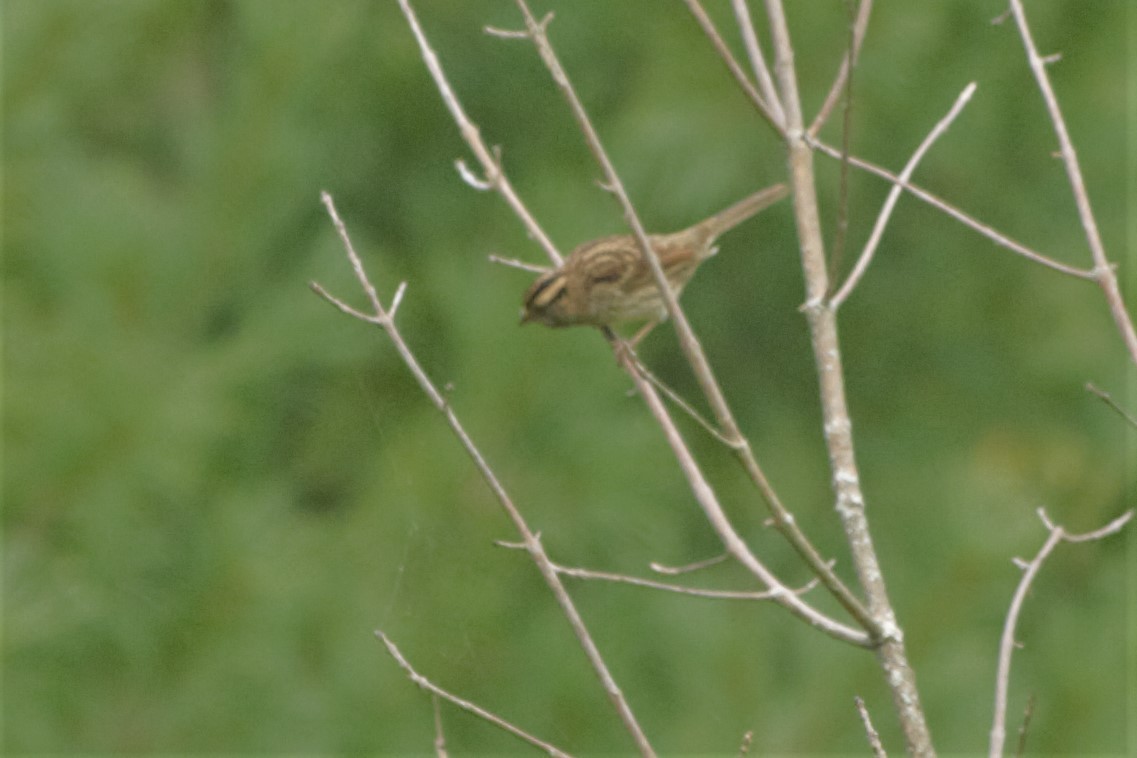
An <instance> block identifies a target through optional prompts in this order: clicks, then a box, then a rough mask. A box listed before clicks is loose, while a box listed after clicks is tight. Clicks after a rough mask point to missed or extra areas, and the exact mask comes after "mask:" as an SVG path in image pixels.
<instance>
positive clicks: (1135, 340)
mask: <svg viewBox="0 0 1137 758" xmlns="http://www.w3.org/2000/svg"><path fill="white" fill-rule="evenodd" d="M1011 13H1012V14H1013V15H1014V17H1015V24H1017V25H1018V28H1019V35H1020V36H1021V37H1022V41H1023V46H1024V47H1025V48H1026V52H1027V60H1028V61H1029V63H1030V69H1031V71H1032V72H1034V79H1035V81H1036V82H1037V83H1038V89H1039V91H1040V92H1041V93H1042V99H1043V100H1044V101H1045V102H1046V110H1047V111H1048V112H1049V113H1050V120H1051V122H1053V124H1054V133H1055V134H1056V135H1057V137H1058V145H1059V147H1060V149H1061V155H1062V163H1063V165H1064V166H1065V167H1066V176H1067V178H1068V179H1069V181H1070V188H1071V189H1072V190H1073V192H1074V202H1075V203H1076V204H1077V206H1078V217H1079V218H1080V219H1081V221H1082V229H1083V230H1084V231H1085V233H1086V242H1087V243H1088V244H1089V247H1090V254H1091V255H1092V256H1093V259H1094V278H1095V280H1096V281H1097V283H1098V286H1100V287H1101V289H1102V293H1103V294H1104V295H1105V299H1106V302H1107V303H1108V305H1109V312H1110V314H1111V315H1112V316H1113V321H1114V323H1115V324H1116V325H1117V329H1118V331H1119V332H1120V333H1121V338H1122V340H1124V342H1125V346H1126V349H1127V350H1128V351H1129V359H1130V360H1131V361H1132V362H1134V363H1137V330H1134V328H1133V319H1132V318H1131V317H1130V316H1129V312H1128V311H1127V310H1126V309H1125V302H1124V300H1123V299H1122V297H1121V287H1120V286H1119V285H1118V283H1117V274H1116V273H1115V272H1114V270H1113V266H1112V265H1111V264H1110V262H1109V258H1108V257H1107V256H1106V254H1105V246H1104V245H1103V244H1102V241H1101V234H1100V233H1099V232H1098V225H1097V220H1096V219H1095V218H1094V212H1093V209H1092V208H1090V195H1089V193H1088V192H1087V191H1086V183H1085V181H1084V180H1083V179H1082V169H1081V166H1080V165H1079V164H1078V154H1077V152H1075V151H1074V143H1073V142H1071V140H1070V133H1069V131H1067V129H1066V120H1065V119H1064V118H1063V117H1062V109H1061V108H1059V107H1058V98H1057V97H1056V96H1055V94H1054V88H1053V87H1052V86H1051V85H1050V75H1049V74H1047V72H1046V66H1047V64H1048V63H1052V62H1053V61H1054V60H1057V58H1055V57H1054V56H1051V57H1049V58H1044V57H1042V56H1040V55H1039V54H1038V48H1037V47H1035V44H1034V38H1033V37H1032V36H1031V33H1030V27H1029V26H1028V25H1027V22H1026V11H1024V10H1023V6H1022V0H1011Z"/></svg>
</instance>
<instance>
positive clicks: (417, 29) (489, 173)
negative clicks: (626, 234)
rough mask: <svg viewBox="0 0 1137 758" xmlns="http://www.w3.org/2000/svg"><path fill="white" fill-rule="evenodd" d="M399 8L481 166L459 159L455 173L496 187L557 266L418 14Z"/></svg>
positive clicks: (406, 5) (404, 0)
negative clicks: (456, 89)
mask: <svg viewBox="0 0 1137 758" xmlns="http://www.w3.org/2000/svg"><path fill="white" fill-rule="evenodd" d="M399 7H401V8H402V9H403V15H404V16H406V17H407V23H408V24H409V25H410V27H411V31H412V32H413V33H414V35H415V39H416V40H417V41H418V46H419V49H420V50H421V51H422V59H423V60H424V61H425V62H426V68H427V70H428V71H430V75H431V77H433V78H434V84H435V86H437V87H438V93H439V94H440V95H442V101H443V102H444V103H445V104H446V107H447V109H449V111H450V115H451V116H452V117H453V118H454V123H456V124H457V125H458V130H459V131H460V132H461V133H462V139H464V140H465V141H466V144H467V145H469V146H470V149H471V150H472V151H473V152H474V155H475V156H476V157H477V159H478V162H479V163H480V164H481V165H482V170H483V171H484V172H485V178H478V177H475V176H474V173H473V172H472V171H471V170H470V169H469V168H468V167H467V166H466V164H465V163H463V162H461V161H459V162H458V163H457V167H458V173H459V174H460V175H461V176H462V178H463V179H464V180H465V181H466V182H467V183H469V184H470V185H471V186H473V187H475V188H477V189H483V190H484V189H491V188H492V189H496V190H497V191H498V192H499V193H500V194H501V196H502V197H503V198H505V202H506V203H508V204H509V207H510V208H512V209H513V212H514V213H516V214H517V217H518V218H519V219H521V223H523V224H524V225H525V230H526V231H527V232H528V233H529V236H530V237H531V238H532V239H533V240H534V241H535V242H537V244H539V245H540V246H541V247H542V248H543V249H544V250H545V254H546V255H548V256H549V259H550V260H551V261H553V264H554V265H557V266H559V265H561V254H560V253H559V252H557V248H556V245H554V244H553V242H552V240H550V239H549V237H548V235H546V234H545V232H544V230H542V229H541V225H540V224H538V223H537V220H536V219H535V218H533V214H531V213H529V209H528V208H526V207H525V204H524V203H522V202H521V198H520V197H518V195H517V193H516V192H515V191H514V189H513V185H512V184H511V183H510V181H509V178H508V177H507V176H506V175H505V171H504V169H503V168H502V165H501V152H500V151H499V150H490V149H489V147H487V146H486V143H485V142H483V141H482V135H481V131H480V130H479V129H478V127H477V125H476V124H474V122H473V121H471V120H470V118H469V117H468V116H467V115H466V111H465V109H463V108H462V103H461V102H459V100H458V96H457V95H455V94H454V90H453V89H451V88H450V82H448V81H447V80H446V74H445V73H443V71H442V65H441V64H440V63H439V62H438V55H436V54H435V52H434V49H433V48H431V46H430V43H429V42H428V41H427V39H426V34H424V33H423V31H422V27H421V26H420V25H419V22H418V17H417V16H415V13H414V11H413V10H412V9H411V4H410V0H399Z"/></svg>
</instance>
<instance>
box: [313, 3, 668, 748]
mask: <svg viewBox="0 0 1137 758" xmlns="http://www.w3.org/2000/svg"><path fill="white" fill-rule="evenodd" d="M404 2H405V0H404ZM322 199H323V201H324V205H325V207H326V208H327V210H328V215H330V216H331V218H332V223H334V224H335V226H336V229H337V230H338V231H339V232H340V236H341V238H342V239H343V243H344V249H345V250H346V251H347V255H348V258H349V259H350V260H351V265H352V269H354V271H355V275H356V278H357V279H358V280H359V284H360V286H361V287H362V288H363V289H364V291H365V292H367V293H368V297H369V298H370V299H371V301H372V304H373V307H374V308H375V313H374V314H373V315H372V316H366V315H364V314H359V315H358V316H357V317H360V318H362V319H363V320H364V321H367V322H369V323H374V324H377V325H378V326H380V327H381V328H382V329H383V331H384V332H386V334H387V337H388V338H389V339H390V340H391V343H392V344H393V345H394V346H395V350H396V351H397V352H398V353H399V357H400V358H402V360H403V363H405V364H406V366H407V368H408V369H410V372H411V374H412V375H413V376H414V378H415V381H416V382H417V383H418V385H419V387H420V388H421V389H422V391H423V392H424V393H425V394H426V396H427V397H428V398H429V399H430V402H431V403H432V404H433V405H434V407H435V408H436V409H437V410H438V411H439V412H440V413H441V414H442V415H443V416H444V417H445V419H446V423H447V424H448V425H449V426H450V429H451V431H453V432H454V435H455V436H456V437H457V438H458V441H459V442H461V443H462V447H463V448H464V449H465V450H466V454H467V455H469V456H470V459H471V460H472V461H473V462H474V465H475V466H476V467H477V469H478V472H479V473H480V474H481V476H482V479H484V480H485V482H486V484H488V485H489V487H490V490H491V491H492V492H493V494H494V496H495V497H496V498H497V501H498V503H499V504H500V505H501V507H502V509H503V510H504V511H505V513H506V515H507V516H508V517H509V520H510V521H511V522H512V523H513V526H514V528H515V529H516V530H517V532H518V533H519V534H520V535H521V537H522V540H523V543H524V545H525V549H526V550H527V551H528V552H529V555H530V557H531V558H532V559H533V562H534V563H535V564H536V565H537V568H538V570H539V571H540V572H541V576H542V578H544V580H545V584H546V585H547V586H548V587H549V589H550V591H552V593H553V596H554V597H555V598H556V600H557V603H558V605H560V607H561V611H562V612H563V613H564V614H565V617H566V618H567V619H568V622H569V626H570V627H571V628H572V631H573V634H574V635H575V636H576V639H577V641H578V642H579V643H580V646H581V647H582V648H583V649H584V653H585V656H586V657H587V658H588V662H589V663H590V664H591V666H592V670H593V672H594V673H595V674H596V677H597V679H599V680H600V684H601V686H602V687H603V688H604V692H605V694H607V695H608V699H609V701H610V702H611V703H612V705H613V707H614V708H615V709H616V712H617V714H618V715H619V717H620V720H621V721H622V722H623V723H624V727H625V728H626V729H627V730H628V733H629V734H630V735H631V736H632V738H633V740H634V741H635V743H636V745H637V747H638V748H639V750H640V753H641V754H642V755H645V756H648V755H654V754H655V753H654V751H653V750H652V748H651V745H650V743H649V742H648V740H647V737H646V735H645V734H644V733H643V730H642V729H641V728H640V725H639V722H638V721H637V720H636V717H635V714H634V713H633V712H632V710H631V707H630V706H629V705H628V703H627V700H626V699H625V698H624V693H623V692H622V691H621V689H620V687H619V686H618V685H617V684H616V680H615V679H614V678H613V677H612V674H611V672H610V671H609V670H608V665H607V664H606V663H605V662H604V658H603V656H601V655H600V650H599V648H597V646H596V643H595V641H594V640H593V639H592V636H591V634H590V633H589V631H588V627H587V626H585V623H584V619H583V618H582V617H581V615H580V612H579V611H578V610H577V608H576V605H575V604H574V603H573V601H572V598H571V597H570V596H569V594H568V590H566V589H565V586H564V584H563V583H562V582H561V579H560V577H559V576H557V572H556V570H555V569H554V568H553V565H552V562H551V561H550V560H549V557H548V555H547V554H546V553H545V548H544V546H543V545H542V544H541V541H540V539H539V538H538V536H537V535H536V534H535V533H534V532H533V530H531V529H530V528H529V525H528V524H527V523H526V522H525V519H524V517H523V516H522V515H521V511H519V510H518V509H517V506H516V505H514V503H513V500H512V498H510V496H509V493H508V492H506V489H505V486H504V485H503V484H502V483H501V481H500V480H499V479H498V478H497V474H496V473H494V471H493V469H492V468H491V467H490V465H489V463H488V462H487V461H486V459H485V457H484V456H483V455H482V453H481V451H480V450H479V449H478V448H477V446H476V445H475V444H474V441H473V439H472V438H471V437H470V435H469V434H468V433H467V432H466V428H465V427H464V426H463V425H462V423H461V422H460V421H459V420H458V416H457V414H456V413H455V412H454V409H453V408H451V407H450V403H449V402H448V401H447V400H446V398H445V396H443V394H442V393H441V392H439V391H438V388H437V387H435V385H434V383H433V382H432V381H431V379H430V377H429V376H428V375H427V373H426V371H425V370H424V369H423V368H422V366H421V365H420V364H419V362H418V359H417V358H415V355H414V353H413V352H411V349H410V347H409V346H408V345H407V343H406V342H405V341H404V340H403V335H402V334H401V333H400V332H399V329H398V327H397V326H395V322H394V320H393V319H392V318H391V317H390V315H389V313H388V312H387V311H385V310H384V309H383V305H382V303H381V302H380V301H379V296H378V294H376V291H375V287H374V285H373V284H372V283H371V280H370V279H369V278H368V276H367V272H366V271H365V270H364V268H363V263H362V262H361V261H360V259H359V256H358V255H357V254H356V252H355V248H354V247H353V246H352V244H351V239H350V238H349V237H348V234H347V229H346V228H345V226H344V224H343V221H342V220H340V217H339V213H338V212H337V211H336V208H335V204H334V203H333V202H332V198H331V196H330V195H329V194H328V193H326V192H325V193H323V194H322ZM400 289H401V288H400ZM317 291H320V292H322V288H320V289H318V290H317ZM327 297H328V299H329V300H331V301H332V302H336V303H338V302H339V301H336V300H335V299H334V298H331V296H327ZM345 307H346V306H345ZM341 310H343V308H341ZM345 312H347V313H350V312H351V311H350V310H345ZM353 315H354V314H353Z"/></svg>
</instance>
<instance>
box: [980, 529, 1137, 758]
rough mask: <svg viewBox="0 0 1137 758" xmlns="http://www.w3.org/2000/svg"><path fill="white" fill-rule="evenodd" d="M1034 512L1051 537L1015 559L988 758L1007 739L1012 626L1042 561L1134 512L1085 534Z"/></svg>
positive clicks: (1100, 534) (1103, 531)
mask: <svg viewBox="0 0 1137 758" xmlns="http://www.w3.org/2000/svg"><path fill="white" fill-rule="evenodd" d="M1037 513H1038V517H1039V519H1041V520H1042V523H1043V525H1044V526H1045V527H1046V529H1047V530H1048V531H1049V532H1050V536H1049V537H1047V539H1046V542H1045V543H1043V545H1042V547H1041V548H1040V549H1039V551H1038V554H1037V555H1036V556H1035V557H1034V558H1033V560H1031V561H1030V562H1029V563H1023V562H1021V561H1018V562H1017V563H1018V565H1020V566H1021V567H1022V568H1023V576H1022V579H1020V580H1019V586H1018V588H1017V589H1016V590H1015V594H1014V597H1013V598H1012V599H1011V607H1010V609H1009V610H1008V611H1007V620H1006V623H1005V624H1004V625H1003V635H1002V638H1001V639H1000V640H999V665H998V671H997V673H996V675H995V718H994V723H993V724H992V726H991V743H990V746H989V749H988V751H987V752H988V755H989V756H991V758H997V757H998V756H1000V755H1002V754H1003V742H1004V740H1005V739H1006V733H1007V689H1008V687H1009V686H1010V680H1011V655H1012V654H1013V653H1014V649H1015V626H1016V625H1017V624H1018V620H1019V614H1020V613H1021V612H1022V606H1023V602H1024V601H1025V600H1026V595H1027V592H1028V591H1029V590H1030V586H1031V584H1032V583H1033V582H1034V578H1035V577H1036V576H1037V575H1038V572H1039V570H1040V569H1041V568H1042V564H1043V562H1044V561H1045V560H1046V559H1047V557H1049V555H1050V553H1051V552H1053V550H1054V548H1056V547H1057V546H1058V544H1059V543H1061V542H1090V541H1093V540H1100V539H1102V538H1104V537H1108V536H1109V535H1111V534H1115V533H1117V532H1118V531H1120V530H1121V528H1122V527H1124V526H1125V524H1126V523H1128V521H1129V520H1130V519H1131V518H1133V511H1132V510H1129V511H1126V512H1125V513H1123V514H1121V515H1120V516H1118V517H1117V518H1115V519H1114V520H1113V521H1111V522H1109V523H1108V524H1106V525H1105V526H1103V527H1102V528H1100V529H1095V530H1094V531H1092V532H1086V533H1084V534H1070V533H1069V532H1067V531H1066V530H1065V529H1063V528H1062V527H1061V526H1058V525H1056V524H1055V523H1054V522H1052V521H1051V520H1050V517H1049V516H1048V515H1047V514H1046V511H1045V509H1043V508H1039V509H1038V511H1037Z"/></svg>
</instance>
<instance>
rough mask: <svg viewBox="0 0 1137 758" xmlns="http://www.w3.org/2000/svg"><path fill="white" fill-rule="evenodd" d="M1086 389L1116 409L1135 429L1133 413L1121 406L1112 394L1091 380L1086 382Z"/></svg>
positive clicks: (1136, 426) (1136, 425)
mask: <svg viewBox="0 0 1137 758" xmlns="http://www.w3.org/2000/svg"><path fill="white" fill-rule="evenodd" d="M1086 391H1087V392H1090V393H1092V394H1094V395H1097V396H1098V397H1099V398H1101V400H1102V402H1104V403H1105V404H1106V405H1108V406H1109V407H1110V408H1112V409H1113V410H1115V411H1117V413H1118V415H1120V416H1121V417H1122V418H1123V419H1125V420H1126V421H1128V422H1129V425H1130V426H1132V427H1134V428H1135V429H1137V418H1134V417H1133V415H1132V414H1131V413H1129V411H1127V410H1125V409H1124V408H1122V407H1121V406H1120V405H1119V404H1118V402H1117V401H1116V400H1114V399H1113V395H1111V394H1109V393H1108V392H1106V391H1105V390H1103V389H1099V388H1098V387H1097V385H1095V384H1094V383H1093V382H1086Z"/></svg>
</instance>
